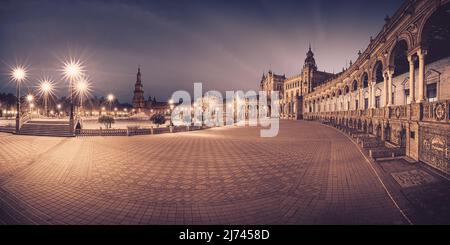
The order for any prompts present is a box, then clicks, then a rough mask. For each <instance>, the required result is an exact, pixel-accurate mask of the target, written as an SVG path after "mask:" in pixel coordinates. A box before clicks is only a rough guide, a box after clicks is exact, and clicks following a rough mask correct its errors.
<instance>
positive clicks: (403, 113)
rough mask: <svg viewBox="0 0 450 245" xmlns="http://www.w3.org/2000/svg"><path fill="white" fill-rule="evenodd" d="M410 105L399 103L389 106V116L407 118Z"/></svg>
mask: <svg viewBox="0 0 450 245" xmlns="http://www.w3.org/2000/svg"><path fill="white" fill-rule="evenodd" d="M407 111H408V106H407V105H399V106H391V107H389V118H397V119H406V118H407V117H408V113H407Z"/></svg>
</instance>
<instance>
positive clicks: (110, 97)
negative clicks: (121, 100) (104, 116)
mask: <svg viewBox="0 0 450 245" xmlns="http://www.w3.org/2000/svg"><path fill="white" fill-rule="evenodd" d="M106 98H107V99H108V102H109V112H110V113H112V109H111V108H112V102H113V101H114V95H113V94H108V96H107V97H106Z"/></svg>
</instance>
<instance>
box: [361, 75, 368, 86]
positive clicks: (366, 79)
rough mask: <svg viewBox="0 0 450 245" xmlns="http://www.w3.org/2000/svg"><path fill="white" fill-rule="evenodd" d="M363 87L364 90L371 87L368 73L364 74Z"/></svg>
mask: <svg viewBox="0 0 450 245" xmlns="http://www.w3.org/2000/svg"><path fill="white" fill-rule="evenodd" d="M362 85H363V88H367V87H369V75H367V72H364V74H363V76H362Z"/></svg>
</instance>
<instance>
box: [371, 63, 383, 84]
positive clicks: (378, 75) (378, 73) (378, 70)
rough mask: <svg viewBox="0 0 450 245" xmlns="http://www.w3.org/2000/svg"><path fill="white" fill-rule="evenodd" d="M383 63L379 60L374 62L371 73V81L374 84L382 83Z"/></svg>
mask: <svg viewBox="0 0 450 245" xmlns="http://www.w3.org/2000/svg"><path fill="white" fill-rule="evenodd" d="M383 67H384V66H383V62H382V61H381V60H377V61H376V62H375V65H374V66H373V71H372V81H373V82H375V83H382V82H384V78H383Z"/></svg>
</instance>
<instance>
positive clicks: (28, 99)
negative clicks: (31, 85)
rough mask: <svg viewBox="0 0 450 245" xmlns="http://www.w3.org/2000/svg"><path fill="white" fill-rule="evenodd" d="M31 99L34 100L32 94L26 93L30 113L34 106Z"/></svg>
mask: <svg viewBox="0 0 450 245" xmlns="http://www.w3.org/2000/svg"><path fill="white" fill-rule="evenodd" d="M33 100H34V96H33V95H32V94H28V95H27V102H28V105H29V107H30V113H31V112H32V108H33V107H34V104H33Z"/></svg>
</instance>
